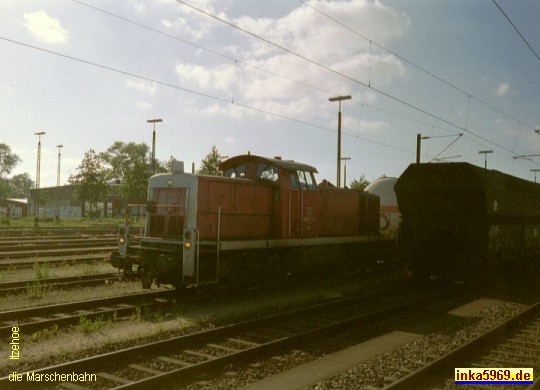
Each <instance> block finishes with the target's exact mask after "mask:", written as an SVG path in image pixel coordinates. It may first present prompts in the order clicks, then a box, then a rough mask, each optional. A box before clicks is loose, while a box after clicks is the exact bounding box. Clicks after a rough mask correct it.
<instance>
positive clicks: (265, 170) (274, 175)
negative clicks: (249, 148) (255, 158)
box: [257, 163, 279, 182]
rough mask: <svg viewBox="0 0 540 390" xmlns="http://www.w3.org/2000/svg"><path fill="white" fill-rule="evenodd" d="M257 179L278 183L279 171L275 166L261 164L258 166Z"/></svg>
mask: <svg viewBox="0 0 540 390" xmlns="http://www.w3.org/2000/svg"><path fill="white" fill-rule="evenodd" d="M257 178H258V179H263V180H268V181H274V182H275V181H278V178H279V176H278V169H277V167H275V166H273V165H266V164H263V163H259V164H257Z"/></svg>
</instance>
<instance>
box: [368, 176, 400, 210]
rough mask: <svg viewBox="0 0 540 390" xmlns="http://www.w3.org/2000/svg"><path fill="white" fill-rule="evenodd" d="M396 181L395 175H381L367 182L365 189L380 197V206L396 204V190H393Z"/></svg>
mask: <svg viewBox="0 0 540 390" xmlns="http://www.w3.org/2000/svg"><path fill="white" fill-rule="evenodd" d="M396 182H397V178H396V177H381V178H380V179H377V180H375V181H373V182H372V183H371V184H369V185H368V186H367V187H366V188H365V191H367V192H369V193H370V194H374V195H377V196H378V197H379V198H381V206H397V204H398V203H397V198H396V192H395V191H394V185H395V184H396Z"/></svg>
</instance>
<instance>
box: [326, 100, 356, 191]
mask: <svg viewBox="0 0 540 390" xmlns="http://www.w3.org/2000/svg"><path fill="white" fill-rule="evenodd" d="M349 99H352V96H351V95H346V96H335V97H331V98H329V99H328V100H329V101H331V102H339V111H338V141H337V175H336V187H337V188H340V187H341V101H342V100H349Z"/></svg>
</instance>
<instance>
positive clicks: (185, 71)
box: [176, 64, 234, 95]
mask: <svg viewBox="0 0 540 390" xmlns="http://www.w3.org/2000/svg"><path fill="white" fill-rule="evenodd" d="M176 73H177V74H178V77H180V79H181V80H182V82H183V85H186V86H187V87H188V88H200V89H203V90H205V91H208V90H212V91H222V92H229V93H230V94H231V95H232V92H233V91H232V86H233V83H234V64H222V65H217V66H213V67H205V66H201V65H194V64H178V65H176Z"/></svg>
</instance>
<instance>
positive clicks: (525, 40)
mask: <svg viewBox="0 0 540 390" xmlns="http://www.w3.org/2000/svg"><path fill="white" fill-rule="evenodd" d="M491 1H493V4H495V6H496V7H497V9H498V10H499V11H500V12H501V14H503V16H504V17H505V18H506V20H507V21H508V23H510V25H511V26H512V27H513V28H514V30H515V31H516V33H517V34H518V35H519V36H520V38H521V40H522V41H523V42H525V44H526V45H527V47H528V48H529V50H530V51H531V52H532V53H533V54H534V56H535V57H536V59H537V60H538V61H540V57H539V56H538V54H537V53H536V51H535V50H534V49H533V48H532V46H531V45H530V43H529V42H528V41H527V39H526V38H525V37H524V36H523V34H522V33H521V31H519V30H518V28H517V27H516V25H515V24H514V22H512V20H511V19H510V18H509V17H508V15H507V14H506V12H504V10H503V9H502V8H501V7H500V6H499V4H497V2H496V1H495V0H491Z"/></svg>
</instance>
